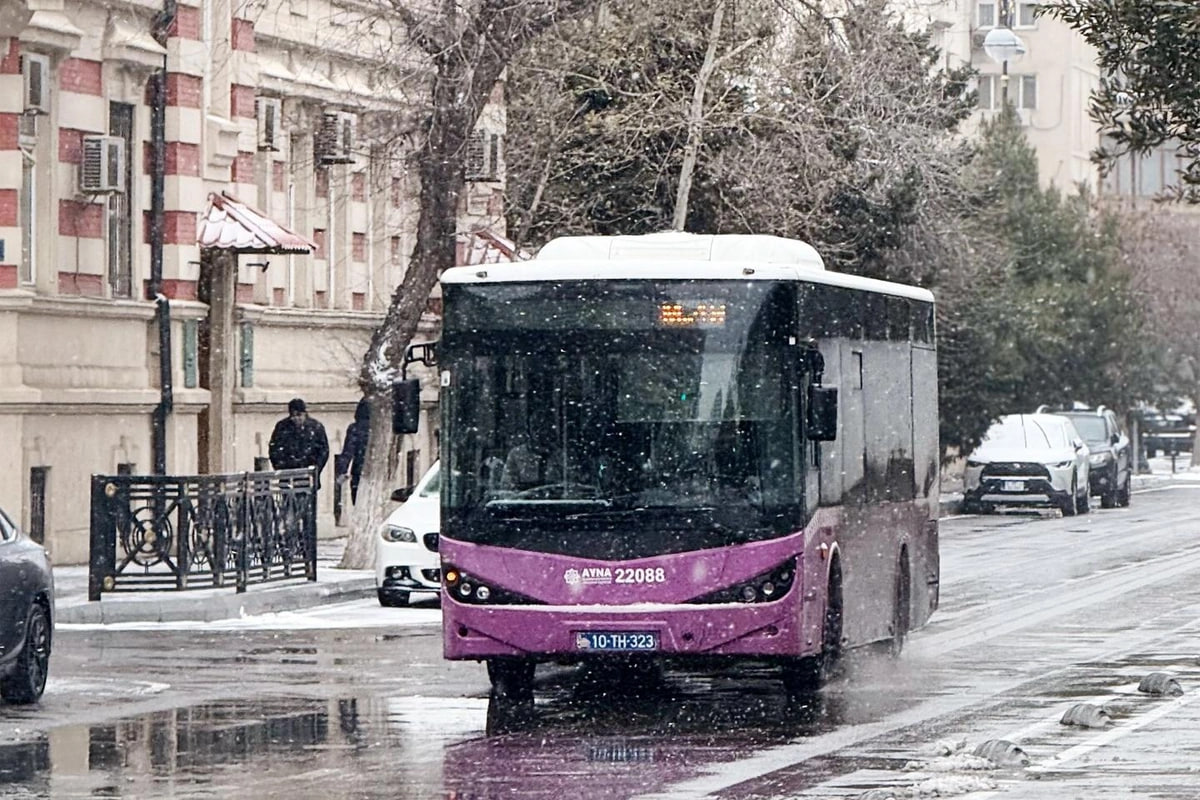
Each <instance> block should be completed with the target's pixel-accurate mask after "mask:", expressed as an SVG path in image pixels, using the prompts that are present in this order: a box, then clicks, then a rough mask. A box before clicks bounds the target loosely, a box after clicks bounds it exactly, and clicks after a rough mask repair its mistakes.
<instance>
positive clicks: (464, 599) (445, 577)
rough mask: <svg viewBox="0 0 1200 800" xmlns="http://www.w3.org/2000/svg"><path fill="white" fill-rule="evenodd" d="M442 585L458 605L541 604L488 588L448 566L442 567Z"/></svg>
mask: <svg viewBox="0 0 1200 800" xmlns="http://www.w3.org/2000/svg"><path fill="white" fill-rule="evenodd" d="M442 583H443V585H445V587H446V592H447V594H449V596H450V597H451V598H453V599H454V600H457V601H458V602H460V603H469V604H471V605H497V606H498V605H510V606H520V605H524V606H532V605H542V603H540V602H539V601H537V600H534V599H533V598H532V597H526V596H525V595H523V594H519V593H517V592H510V591H509V590H507V589H499V588H497V587H495V586H489V585H487V584H486V583H484V582H483V581H481V580H480V579H479V578H478V577H476V576H474V575H469V574H468V573H466V572H463V571H462V570H461V569H459V568H458V567H455V566H451V565H450V564H443V565H442Z"/></svg>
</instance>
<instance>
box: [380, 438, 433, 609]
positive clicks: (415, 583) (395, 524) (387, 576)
mask: <svg viewBox="0 0 1200 800" xmlns="http://www.w3.org/2000/svg"><path fill="white" fill-rule="evenodd" d="M440 495H441V481H440V480H439V479H438V462H437V461H435V462H433V466H431V467H430V468H429V469H428V471H426V473H425V474H424V475H422V476H421V480H419V481H417V485H416V486H415V487H413V490H412V494H411V495H409V496H408V499H406V500H405V501H404V502H403V503H402V504H401V505H400V507H399V508H397V509H396V510H395V511H393V512H392V513H391V514H390V515H389V516H388V518H387V519H386V520H385V521H384V523H383V525H381V526H380V528H379V542H378V547H376V549H375V588H376V589H377V591H378V593H379V604H380V605H382V606H406V605H408V600H409V596H410V595H412V594H413V593H418V594H420V593H427V594H433V595H436V594H438V593H439V592H441V588H442V584H441V579H442V576H441V563H440V562H439V561H438V528H439V526H440V524H441V498H440ZM392 496H393V497H397V494H393V495H392Z"/></svg>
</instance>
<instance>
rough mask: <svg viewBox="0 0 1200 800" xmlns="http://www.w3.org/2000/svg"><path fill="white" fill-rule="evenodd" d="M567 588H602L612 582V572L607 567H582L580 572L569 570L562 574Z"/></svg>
mask: <svg viewBox="0 0 1200 800" xmlns="http://www.w3.org/2000/svg"><path fill="white" fill-rule="evenodd" d="M563 580H564V581H566V583H567V585H568V586H578V585H580V584H583V585H585V586H602V585H604V584H609V583H612V582H613V574H612V570H611V569H609V568H608V567H584V568H583V569H582V570H578V569H575V568H574V567H571V568H569V569H568V570H567V571H566V572H564V573H563Z"/></svg>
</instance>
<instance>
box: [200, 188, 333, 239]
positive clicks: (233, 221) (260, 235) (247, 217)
mask: <svg viewBox="0 0 1200 800" xmlns="http://www.w3.org/2000/svg"><path fill="white" fill-rule="evenodd" d="M196 243H197V244H199V245H200V247H201V248H213V249H219V250H231V251H233V252H235V253H301V254H302V253H311V252H312V251H314V250H316V249H317V246H316V245H315V244H314V243H313V242H310V241H309V240H308V239H305V238H304V237H303V236H301V235H300V234H298V233H293V232H292V231H290V230H288V229H287V228H285V227H283V226H282V225H280V224H279V223H277V222H275V221H274V220H272V219H271V218H270V217H268V216H267V215H266V214H264V213H262V212H261V211H259V210H258V209H256V208H254V207H253V206H248V205H246V204H245V203H243V202H242V201H240V200H238V199H237V198H236V197H234V196H233V195H231V194H229V193H228V192H221V193H220V194H216V193H215V192H214V193H212V194H210V195H209V196H208V209H207V210H206V211H205V212H204V216H202V217H201V218H200V225H199V228H198V230H197V232H196Z"/></svg>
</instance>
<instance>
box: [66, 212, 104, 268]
mask: <svg viewBox="0 0 1200 800" xmlns="http://www.w3.org/2000/svg"><path fill="white" fill-rule="evenodd" d="M58 232H59V234H61V235H63V236H79V237H81V238H84V239H99V238H100V237H101V236H103V235H104V204H103V203H88V202H86V201H79V200H59V201H58ZM72 274H73V273H72Z"/></svg>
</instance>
